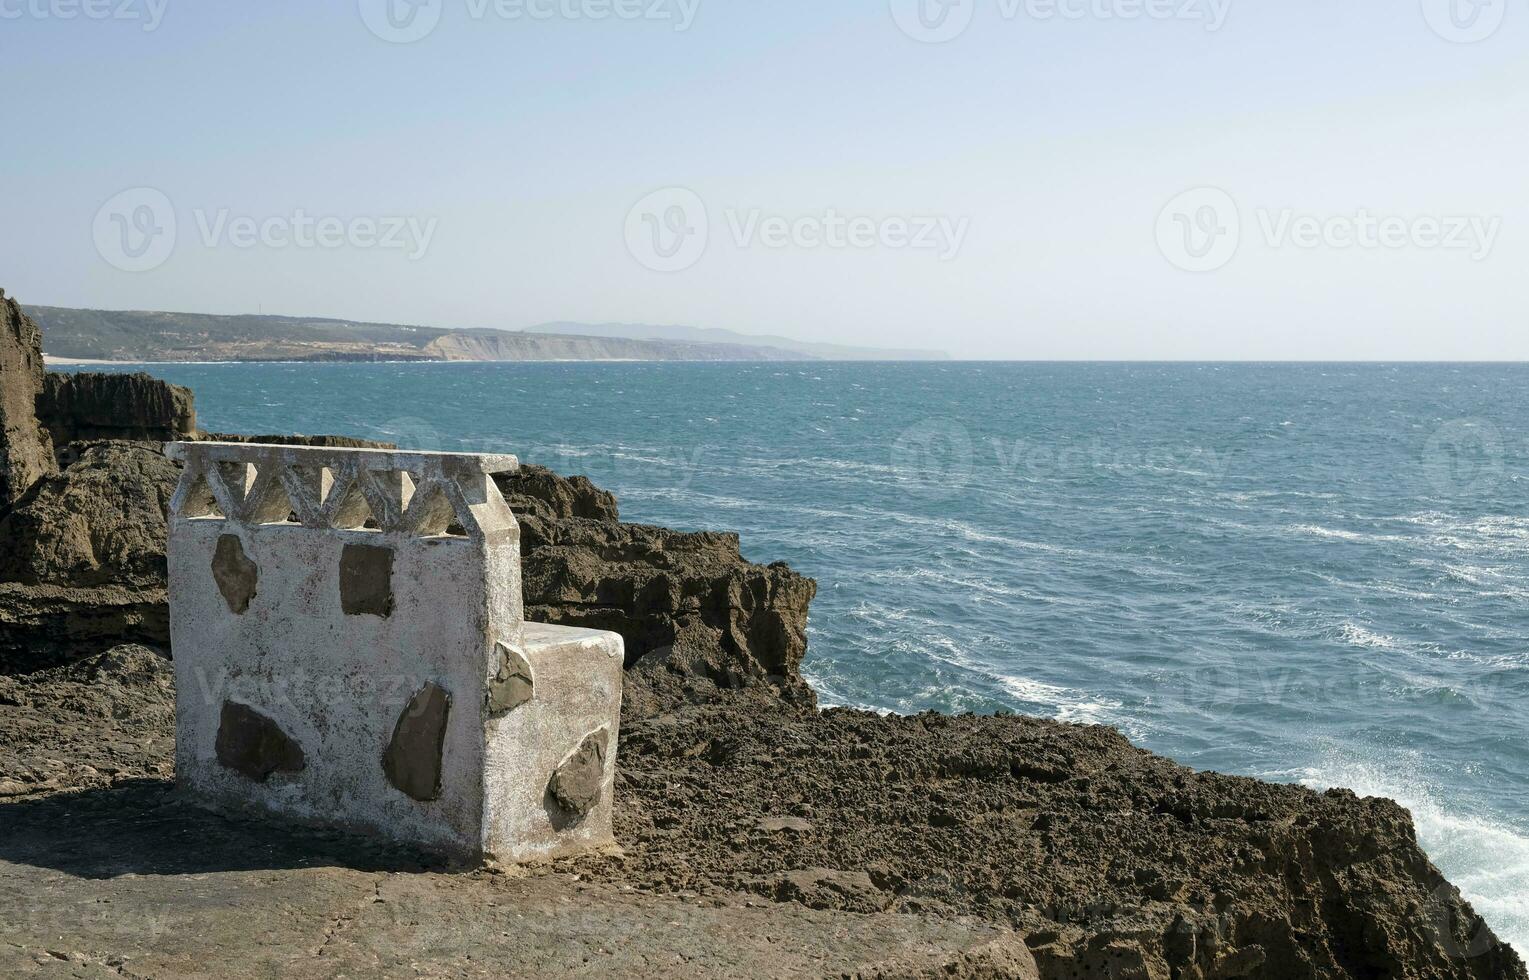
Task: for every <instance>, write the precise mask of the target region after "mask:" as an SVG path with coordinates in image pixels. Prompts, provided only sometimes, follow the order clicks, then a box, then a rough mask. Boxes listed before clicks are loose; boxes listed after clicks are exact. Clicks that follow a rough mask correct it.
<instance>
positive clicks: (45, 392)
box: [37, 371, 196, 451]
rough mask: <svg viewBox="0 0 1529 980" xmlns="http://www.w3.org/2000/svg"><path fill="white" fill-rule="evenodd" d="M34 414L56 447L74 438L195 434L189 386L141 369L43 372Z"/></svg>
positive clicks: (165, 438) (156, 438) (153, 438)
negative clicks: (126, 370)
mask: <svg viewBox="0 0 1529 980" xmlns="http://www.w3.org/2000/svg"><path fill="white" fill-rule="evenodd" d="M37 417H38V420H39V421H40V422H41V423H42V424H43V426H44V427H45V428H46V429H47V430H48V433H49V434H50V435H51V436H52V439H53V445H54V447H55V448H56V449H57V450H59V451H62V450H64V449H65V447H67V446H68V445H69V444H70V443H73V442H78V441H92V440H101V439H125V440H137V441H143V442H173V441H175V440H177V439H186V438H193V437H195V435H196V399H195V396H193V395H192V393H191V389H190V388H183V387H181V386H180V385H173V384H170V383H169V382H168V381H161V380H159V379H158V378H154V377H151V376H149V375H147V374H97V373H90V372H77V373H68V374H64V373H61V372H56V371H54V372H49V373H48V374H46V375H44V376H43V383H42V390H41V392H40V393H39V395H38V397H37Z"/></svg>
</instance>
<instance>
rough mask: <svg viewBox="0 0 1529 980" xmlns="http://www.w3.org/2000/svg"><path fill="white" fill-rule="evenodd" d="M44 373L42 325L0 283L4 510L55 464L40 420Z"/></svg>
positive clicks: (0, 506) (0, 507)
mask: <svg viewBox="0 0 1529 980" xmlns="http://www.w3.org/2000/svg"><path fill="white" fill-rule="evenodd" d="M43 373H44V367H43V361H42V331H41V330H39V329H38V328H37V324H36V323H33V322H32V319H31V317H29V316H27V315H26V314H25V313H23V312H21V307H20V306H18V305H17V304H16V301H15V300H13V299H7V298H6V295H5V290H3V289H0V512H3V511H4V509H5V508H6V507H7V506H8V505H9V504H11V503H13V502H14V501H15V500H17V499H18V498H19V497H20V496H21V495H22V494H24V493H26V492H27V488H29V487H30V486H31V485H32V484H33V483H36V482H37V481H38V480H40V479H42V478H43V477H44V476H47V475H48V474H49V473H52V472H54V471H55V470H56V469H57V465H56V462H55V460H54V458H53V444H52V440H50V439H49V438H48V434H47V432H46V431H45V430H44V429H43V428H42V426H41V425H39V424H38V421H37V396H38V393H39V392H41V391H42V384H43Z"/></svg>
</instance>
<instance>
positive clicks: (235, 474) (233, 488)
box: [217, 461, 255, 506]
mask: <svg viewBox="0 0 1529 980" xmlns="http://www.w3.org/2000/svg"><path fill="white" fill-rule="evenodd" d="M217 467H218V476H220V477H221V478H222V480H223V486H224V487H226V488H227V489H228V495H229V497H230V498H231V499H232V500H233V502H234V505H235V506H239V505H242V504H243V503H244V498H245V497H246V496H247V495H248V494H249V492H250V487H252V486H254V485H255V467H254V466H252V465H250V464H249V463H241V462H228V461H224V462H221V463H218V464H217Z"/></svg>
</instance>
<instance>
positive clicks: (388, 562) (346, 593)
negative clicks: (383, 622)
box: [340, 544, 393, 619]
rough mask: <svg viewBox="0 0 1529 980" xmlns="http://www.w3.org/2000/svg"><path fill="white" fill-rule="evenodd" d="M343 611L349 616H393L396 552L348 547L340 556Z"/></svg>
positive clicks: (363, 546)
mask: <svg viewBox="0 0 1529 980" xmlns="http://www.w3.org/2000/svg"><path fill="white" fill-rule="evenodd" d="M340 607H341V608H342V609H344V610H345V615H347V616H381V617H382V618H383V619H387V618H388V617H389V616H391V615H393V549H392V548H386V547H379V546H376V545H369V544H348V545H346V546H345V550H344V552H342V553H341V555H340Z"/></svg>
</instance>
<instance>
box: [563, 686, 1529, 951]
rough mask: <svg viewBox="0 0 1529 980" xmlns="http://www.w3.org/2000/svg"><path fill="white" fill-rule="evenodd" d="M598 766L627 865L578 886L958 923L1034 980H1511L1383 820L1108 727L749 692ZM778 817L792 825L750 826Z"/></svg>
mask: <svg viewBox="0 0 1529 980" xmlns="http://www.w3.org/2000/svg"><path fill="white" fill-rule="evenodd" d="M617 763H618V767H619V771H618V775H617V792H616V801H617V808H616V825H615V831H616V839H617V840H619V841H620V842H621V844H622V846H623V848H624V849H625V857H624V858H623V860H621V861H619V862H616V861H603V860H585V861H581V862H579V864H578V868H579V870H580V871H581V872H582V873H584V874H585V875H586V876H589V877H595V878H604V879H606V880H609V881H612V882H617V881H619V882H621V883H624V884H631V885H635V886H637V887H639V888H653V889H659V890H664V891H680V892H700V893H702V894H705V893H707V892H708V891H710V890H711V889H713V888H718V887H723V883H724V882H725V883H728V885H727V887H739V886H740V885H741V886H742V887H746V888H749V889H751V890H754V891H756V892H758V893H759V894H761V895H764V896H766V897H768V898H771V899H774V900H789V901H796V902H802V903H805V904H809V905H811V906H813V907H815V908H831V909H841V910H858V911H871V910H875V909H883V908H886V909H892V910H898V911H906V912H923V913H935V914H941V915H947V916H954V915H974V916H979V917H981V918H983V919H986V920H988V921H990V922H993V923H1001V924H1004V925H1006V926H1009V927H1011V928H1014V929H1015V930H1016V931H1018V932H1020V933H1022V934H1024V935H1026V936H1027V937H1028V938H1029V941H1030V944H1031V947H1032V949H1033V950H1034V952H1035V955H1036V959H1037V961H1038V962H1039V964H1040V975H1041V976H1042V977H1045V978H1048V980H1053V978H1074V977H1148V978H1151V977H1165V978H1166V977H1173V976H1177V977H1186V978H1187V977H1197V978H1201V980H1205V978H1210V977H1239V976H1247V977H1258V978H1270V980H1274V978H1285V977H1324V978H1371V977H1398V978H1400V977H1416V978H1422V977H1440V978H1443V977H1453V978H1472V980H1486V978H1489V977H1492V978H1497V977H1501V978H1518V980H1523V978H1525V977H1526V976H1529V973H1526V971H1525V969H1524V966H1523V964H1522V962H1521V961H1520V960H1519V958H1518V956H1517V955H1516V954H1515V953H1514V951H1513V950H1512V949H1511V948H1509V947H1508V946H1506V945H1504V944H1502V943H1501V942H1499V941H1498V940H1497V938H1496V937H1495V936H1493V935H1492V932H1491V930H1490V928H1489V927H1488V926H1487V925H1486V923H1484V922H1483V921H1482V920H1481V919H1480V918H1479V917H1477V916H1476V914H1475V913H1474V912H1473V911H1472V910H1471V908H1470V906H1469V905H1468V904H1467V903H1465V902H1464V901H1462V900H1461V898H1460V896H1459V895H1458V893H1457V892H1455V891H1454V889H1452V888H1451V887H1449V886H1448V884H1447V883H1446V882H1445V881H1444V878H1443V876H1442V875H1441V874H1440V873H1439V871H1438V869H1436V868H1435V867H1434V866H1433V865H1432V864H1431V863H1430V862H1429V860H1428V858H1427V856H1426V855H1425V854H1424V853H1423V852H1422V850H1421V849H1420V848H1419V847H1418V844H1417V838H1416V834H1415V832H1414V830H1413V825H1412V821H1411V818H1410V816H1409V815H1408V814H1407V811H1406V810H1404V809H1403V808H1402V807H1400V806H1398V805H1397V804H1396V803H1393V802H1391V801H1390V800H1382V799H1360V798H1358V797H1356V796H1355V795H1354V794H1352V793H1350V792H1347V791H1342V790H1337V791H1329V792H1327V793H1317V792H1313V791H1311V790H1307V789H1303V788H1301V787H1299V786H1287V785H1279V784H1273V783H1266V782H1260V781H1258V780H1254V779H1244V778H1239V777H1234V776H1224V775H1219V774H1216V773H1199V772H1195V771H1193V770H1191V769H1188V768H1186V767H1183V766H1180V765H1178V764H1176V763H1174V762H1173V761H1171V760H1169V759H1165V758H1162V757H1161V756H1156V755H1152V754H1151V753H1149V752H1146V751H1144V750H1141V749H1138V748H1135V747H1134V746H1132V745H1131V744H1130V743H1129V742H1128V741H1127V740H1126V739H1125V738H1124V737H1123V736H1122V735H1120V733H1118V732H1116V731H1114V730H1113V729H1108V728H1100V727H1083V726H1076V725H1063V724H1058V723H1056V722H1050V721H1042V720H1039V719H1032V718H1020V717H1012V716H1009V717H975V716H965V717H959V718H953V717H948V716H943V715H936V714H924V715H919V716H916V717H898V716H891V717H882V716H880V715H876V714H872V713H869V712H860V711H848V710H844V709H834V710H830V711H827V712H823V713H818V712H814V711H805V710H802V709H800V708H799V707H796V706H793V705H790V704H788V703H786V702H784V701H782V700H780V699H768V698H763V697H759V696H758V692H757V691H746V692H739V693H734V694H730V695H728V696H727V697H726V698H724V699H723V700H721V701H719V702H718V703H716V704H709V705H694V706H689V707H685V708H682V709H680V710H678V711H676V712H673V713H669V714H664V715H659V716H656V717H652V718H648V719H641V720H633V721H627V722H625V723H624V724H623V727H622V733H621V748H620V753H619V755H618V757H617ZM1035 772H1066V773H1070V774H1072V777H1073V778H1069V779H1067V780H1035V779H1032V778H1029V777H1028V775H1024V774H1033V773H1035ZM784 814H791V815H794V816H799V817H801V818H802V819H804V820H810V822H811V827H812V832H811V833H779V832H771V831H770V830H769V829H767V828H768V827H769V826H772V825H770V824H766V823H763V822H762V821H761V819H760V818H761V816H766V815H768V817H770V818H777V817H779V816H781V815H784ZM936 817H938V819H936Z"/></svg>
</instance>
